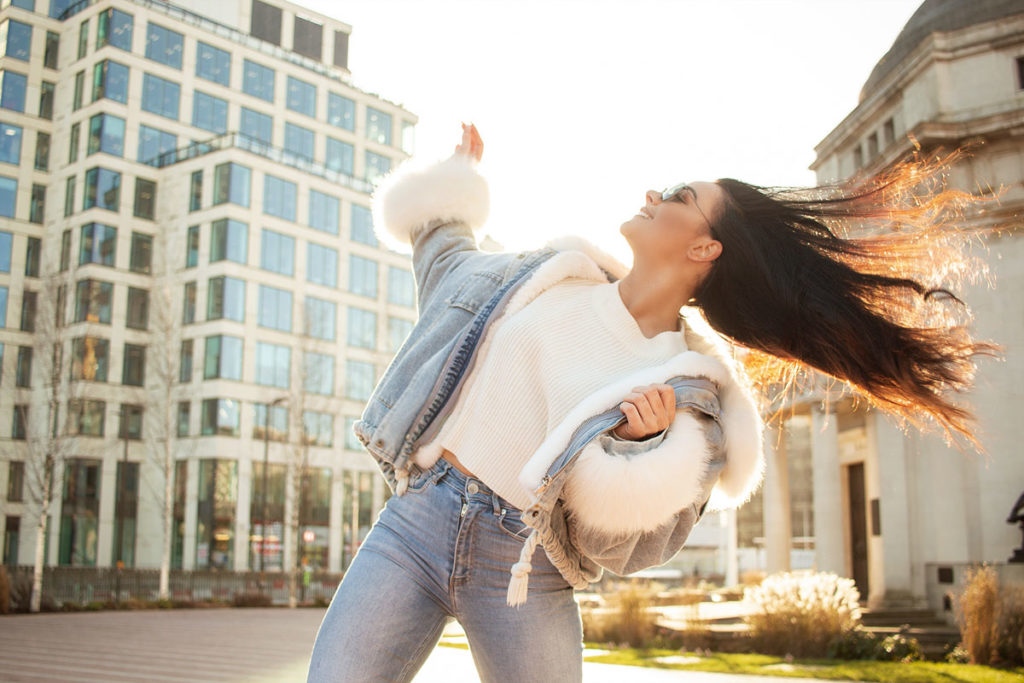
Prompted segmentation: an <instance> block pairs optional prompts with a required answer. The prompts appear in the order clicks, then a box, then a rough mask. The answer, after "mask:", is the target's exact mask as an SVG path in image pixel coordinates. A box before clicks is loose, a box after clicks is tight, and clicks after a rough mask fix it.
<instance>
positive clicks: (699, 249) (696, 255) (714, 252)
mask: <svg viewBox="0 0 1024 683" xmlns="http://www.w3.org/2000/svg"><path fill="white" fill-rule="evenodd" d="M721 253H722V243H721V242H719V241H718V240H716V239H711V238H710V237H707V238H704V239H701V240H700V241H699V242H697V243H695V244H693V245H691V246H690V248H689V249H687V250H686V255H687V256H689V257H690V260H691V261H697V262H700V263H710V262H712V261H714V260H715V259H717V258H718V257H719V256H720V255H721Z"/></svg>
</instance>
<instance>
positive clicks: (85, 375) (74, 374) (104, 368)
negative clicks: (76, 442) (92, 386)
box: [71, 337, 110, 436]
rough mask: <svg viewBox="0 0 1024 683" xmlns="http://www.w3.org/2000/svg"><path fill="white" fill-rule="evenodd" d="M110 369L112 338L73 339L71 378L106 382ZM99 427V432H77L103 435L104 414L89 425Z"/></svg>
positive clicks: (79, 432) (92, 420) (91, 420)
mask: <svg viewBox="0 0 1024 683" xmlns="http://www.w3.org/2000/svg"><path fill="white" fill-rule="evenodd" d="M109 369H110V340H109V339H99V338H98V337H75V338H74V339H72V340H71V379H73V380H84V381H87V382H106V381H107V374H108V370H109ZM97 425H98V427H99V432H98V433H95V434H93V432H91V431H89V430H88V429H87V430H86V431H84V432H83V431H78V432H74V433H76V434H93V435H94V436H103V415H102V413H101V414H100V416H99V421H96V420H95V419H90V421H89V426H93V427H95V426H97Z"/></svg>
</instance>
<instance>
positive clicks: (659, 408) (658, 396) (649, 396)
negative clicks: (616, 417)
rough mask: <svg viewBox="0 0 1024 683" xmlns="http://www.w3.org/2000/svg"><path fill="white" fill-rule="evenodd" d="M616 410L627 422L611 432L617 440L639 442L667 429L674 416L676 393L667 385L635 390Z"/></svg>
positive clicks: (653, 385) (635, 388)
mask: <svg viewBox="0 0 1024 683" xmlns="http://www.w3.org/2000/svg"><path fill="white" fill-rule="evenodd" d="M619 410H621V411H622V414H623V415H625V416H626V421H625V422H623V423H622V424H620V425H619V426H618V427H616V428H615V429H613V430H612V432H613V433H614V434H615V436H617V437H619V438H620V439H628V440H630V441H639V440H640V439H645V438H647V437H649V436H653V435H655V434H657V433H658V432H660V431H663V430H665V429H668V427H669V425H671V424H672V420H673V419H675V416H676V392H675V391H674V390H673V389H672V387H671V386H669V385H668V384H649V385H647V386H645V387H634V388H633V391H632V393H630V395H629V396H627V397H626V398H624V399H622V403H620V404H619Z"/></svg>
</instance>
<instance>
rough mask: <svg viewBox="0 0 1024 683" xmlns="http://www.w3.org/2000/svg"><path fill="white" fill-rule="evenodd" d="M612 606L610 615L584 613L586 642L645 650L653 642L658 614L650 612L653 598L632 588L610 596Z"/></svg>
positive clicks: (606, 613) (591, 611)
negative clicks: (618, 644) (625, 645)
mask: <svg viewBox="0 0 1024 683" xmlns="http://www.w3.org/2000/svg"><path fill="white" fill-rule="evenodd" d="M609 603H610V604H611V605H612V606H613V608H612V610H611V611H608V612H602V613H598V612H596V611H594V610H583V611H582V613H581V616H582V618H583V634H584V636H583V637H584V640H589V641H592V642H599V643H625V644H629V645H631V646H633V647H644V646H645V645H646V644H647V643H648V642H649V641H651V640H652V639H653V637H654V635H655V623H654V622H655V621H656V619H657V614H656V613H655V612H653V611H651V609H650V608H651V606H652V600H651V596H650V595H648V594H646V593H645V592H643V591H641V590H639V589H637V588H635V587H629V588H626V589H625V590H622V591H619V592H618V593H616V594H614V595H612V596H610V599H609Z"/></svg>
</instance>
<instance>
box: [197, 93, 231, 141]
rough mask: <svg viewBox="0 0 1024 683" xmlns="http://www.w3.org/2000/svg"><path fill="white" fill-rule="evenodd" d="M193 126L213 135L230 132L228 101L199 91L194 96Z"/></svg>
mask: <svg viewBox="0 0 1024 683" xmlns="http://www.w3.org/2000/svg"><path fill="white" fill-rule="evenodd" d="M192 125H193V126H195V127H196V128H202V129H203V130H208V131H210V132H211V133H218V134H220V133H226V132H227V131H228V101H227V100H224V99H221V98H219V97H214V96H213V95H207V94H206V93H204V92H200V91H198V90H195V91H193V94H192Z"/></svg>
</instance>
